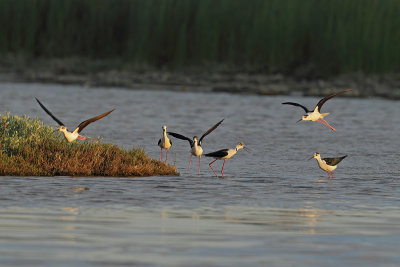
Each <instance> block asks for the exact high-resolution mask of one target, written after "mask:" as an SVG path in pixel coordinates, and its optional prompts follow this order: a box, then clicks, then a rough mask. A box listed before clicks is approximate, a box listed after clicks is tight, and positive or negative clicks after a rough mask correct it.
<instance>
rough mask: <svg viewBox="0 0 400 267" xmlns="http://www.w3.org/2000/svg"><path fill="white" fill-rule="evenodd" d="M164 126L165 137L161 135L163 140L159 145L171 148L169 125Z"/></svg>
mask: <svg viewBox="0 0 400 267" xmlns="http://www.w3.org/2000/svg"><path fill="white" fill-rule="evenodd" d="M164 127H165V129H164ZM164 127H163V129H164V130H163V137H161V139H160V140H161V142H159V144H158V146H159V147H160V148H164V149H167V150H168V149H170V148H171V146H172V143H171V140H169V138H168V136H167V131H166V130H167V126H164Z"/></svg>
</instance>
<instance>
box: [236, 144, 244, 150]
mask: <svg viewBox="0 0 400 267" xmlns="http://www.w3.org/2000/svg"><path fill="white" fill-rule="evenodd" d="M242 148H244V144H243V143H242V142H239V143H238V144H237V145H236V151H238V150H239V149H242Z"/></svg>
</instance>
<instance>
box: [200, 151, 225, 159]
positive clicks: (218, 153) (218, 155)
mask: <svg viewBox="0 0 400 267" xmlns="http://www.w3.org/2000/svg"><path fill="white" fill-rule="evenodd" d="M228 150H229V149H221V150H218V151H215V152H211V153H207V154H204V156H206V157H213V158H222V157H225V156H227V155H228Z"/></svg>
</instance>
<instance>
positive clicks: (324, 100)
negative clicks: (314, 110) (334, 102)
mask: <svg viewBox="0 0 400 267" xmlns="http://www.w3.org/2000/svg"><path fill="white" fill-rule="evenodd" d="M348 91H351V89H346V90H343V91H340V92H337V93H334V94H331V95H328V96H325V97H324V98H322V99H321V100H320V101H319V102H318V104H317V107H318V111H321V107H322V105H323V104H324V103H325V102H326V101H328V100H329V99H331V98H332V97H335V96H337V95H340V94H343V93H346V92H348Z"/></svg>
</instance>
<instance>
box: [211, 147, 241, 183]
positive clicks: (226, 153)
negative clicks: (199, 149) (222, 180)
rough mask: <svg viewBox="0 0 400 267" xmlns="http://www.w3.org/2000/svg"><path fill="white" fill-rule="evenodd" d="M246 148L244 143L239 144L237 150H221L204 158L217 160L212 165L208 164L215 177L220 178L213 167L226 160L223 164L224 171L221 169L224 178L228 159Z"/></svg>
mask: <svg viewBox="0 0 400 267" xmlns="http://www.w3.org/2000/svg"><path fill="white" fill-rule="evenodd" d="M242 148H245V147H244V144H243V143H242V142H239V143H238V144H237V145H236V147H235V148H231V149H221V150H218V151H215V152H211V153H207V154H204V156H206V157H212V158H215V160H214V161H212V162H210V164H208V166H210V168H211V170H212V171H213V172H214V174H215V176H217V177H218V175H217V174H216V173H215V171H214V169H213V167H212V166H211V165H212V164H213V163H214V162H215V161H216V160H224V163H223V164H222V169H221V173H222V177H224V166H225V160H226V159H230V158H231V157H233V156H234V155H235V154H236V153H237V152H238V151H239V149H242Z"/></svg>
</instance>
